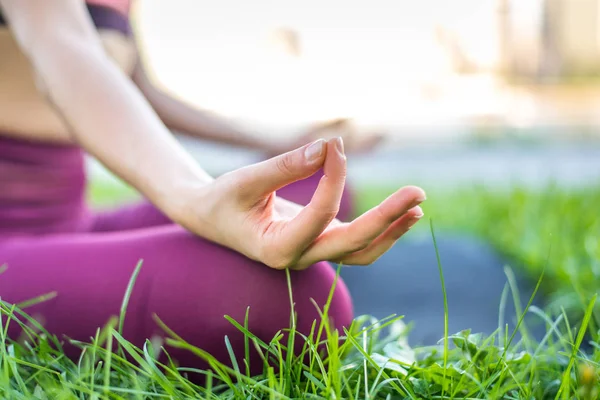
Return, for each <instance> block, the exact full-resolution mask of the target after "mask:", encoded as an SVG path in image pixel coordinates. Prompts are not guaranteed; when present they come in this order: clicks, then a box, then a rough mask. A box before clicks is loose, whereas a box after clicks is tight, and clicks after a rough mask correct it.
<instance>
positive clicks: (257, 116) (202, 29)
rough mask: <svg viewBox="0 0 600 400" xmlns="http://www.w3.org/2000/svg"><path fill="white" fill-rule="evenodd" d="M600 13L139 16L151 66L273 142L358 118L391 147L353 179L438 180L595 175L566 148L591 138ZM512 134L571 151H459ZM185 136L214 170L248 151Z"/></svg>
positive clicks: (172, 8) (563, 9)
mask: <svg viewBox="0 0 600 400" xmlns="http://www.w3.org/2000/svg"><path fill="white" fill-rule="evenodd" d="M599 19H600V4H599V2H598V1H596V0H577V1H567V0H454V1H452V2H446V1H442V0H423V1H419V2H403V1H398V0H374V1H372V2H369V3H366V2H358V1H357V2H344V1H341V0H339V1H338V0H330V1H327V2H319V1H316V0H307V1H302V2H298V1H279V2H269V1H264V0H258V1H253V2H250V3H247V4H246V2H239V1H233V0H225V1H222V2H219V3H218V4H213V3H208V2H205V1H200V0H173V1H168V2H167V1H159V0H146V1H138V2H137V5H136V13H135V25H136V29H137V31H138V33H139V35H140V38H141V45H142V47H143V48H144V51H145V55H146V58H147V62H148V64H149V66H150V69H151V72H152V73H153V76H154V78H155V79H156V80H157V81H158V82H159V83H160V84H161V85H162V86H163V88H165V89H166V90H168V91H170V92H171V93H174V94H176V95H178V96H179V97H181V98H183V99H185V100H186V101H188V102H190V103H192V104H196V105H199V106H201V107H203V108H207V109H211V110H214V111H216V112H218V113H220V114H223V115H226V116H229V117H231V118H234V119H235V120H237V121H241V122H242V123H244V124H247V125H252V126H253V127H254V131H255V132H257V133H258V134H260V135H263V136H270V137H272V139H273V140H274V141H277V140H285V139H286V138H287V137H289V136H293V135H299V134H300V132H301V128H302V127H304V126H306V124H307V123H310V122H312V121H316V120H326V119H328V118H338V117H349V118H353V119H354V120H355V122H356V123H357V124H359V125H360V126H361V127H364V129H379V130H380V131H381V132H383V133H385V134H386V137H387V140H386V141H385V143H384V145H383V146H381V147H380V150H392V149H393V154H391V155H386V156H381V155H380V156H378V157H377V160H378V162H376V163H373V161H374V160H373V158H372V157H371V158H369V159H368V161H367V163H366V164H365V163H364V162H363V161H364V160H363V158H362V157H353V159H351V161H350V164H351V165H350V168H351V175H352V176H353V179H355V180H357V182H358V181H361V182H362V181H369V182H371V183H372V182H373V179H376V180H378V181H382V182H387V181H389V180H390V179H393V180H398V179H402V180H404V179H409V180H410V179H420V177H421V176H422V177H423V179H427V181H430V180H432V179H433V182H435V183H436V184H437V183H439V182H438V181H441V182H445V183H451V184H453V183H454V182H455V181H456V180H459V181H461V182H462V181H465V180H466V181H471V180H472V179H477V180H479V181H482V180H485V181H488V180H493V181H504V180H506V179H511V180H514V179H519V180H525V181H526V182H527V183H528V184H539V183H540V182H546V181H547V180H549V179H554V178H558V179H563V180H568V181H571V183H580V182H582V181H585V182H588V181H589V180H590V179H596V178H597V174H598V173H599V171H600V168H599V167H600V165H599V164H600V160H598V157H596V156H595V152H594V153H593V154H589V153H588V152H587V151H586V150H589V147H588V146H587V144H585V145H583V146H581V147H582V149H572V148H571V147H572V146H574V145H575V142H577V143H581V141H585V142H588V141H590V140H592V141H595V140H596V139H598V137H599V136H600V134H599V133H598V129H597V125H598V124H600V113H598V112H597V111H598V110H600V85H599V84H598V83H599V82H598V81H599V79H598V77H599V76H600V74H599V71H600V24H599ZM507 139H511V143H512V142H514V141H515V140H520V141H521V142H523V141H526V142H528V143H531V142H532V141H533V142H535V141H538V142H542V143H544V144H549V143H550V142H552V143H555V142H557V141H559V142H564V141H567V143H568V146H567V147H569V148H568V149H565V148H564V146H565V143H560V147H561V149H560V150H557V149H552V150H551V151H549V152H546V153H544V154H537V153H535V154H530V152H531V151H532V150H531V149H530V148H528V149H527V151H526V152H524V153H523V152H520V151H519V149H520V148H521V147H518V148H517V149H515V148H508V149H505V151H504V152H503V153H498V152H497V151H495V150H496V149H494V151H490V150H489V149H487V150H485V151H483V150H481V149H479V150H478V151H477V152H474V153H468V155H469V156H468V157H465V154H464V153H463V151H466V149H464V148H463V147H462V146H461V147H460V149H456V147H457V145H459V144H461V145H464V144H465V142H468V144H473V143H477V144H481V143H482V142H486V141H490V140H496V141H501V142H502V143H503V144H504V145H505V147H506V144H507V143H505V142H506V140H507ZM459 142H460V143H459ZM185 143H186V145H188V146H189V147H190V148H191V149H192V150H193V151H194V153H195V154H197V155H198V157H199V158H201V159H202V162H203V164H204V165H205V166H206V167H207V168H208V169H210V170H211V172H214V173H221V172H223V171H225V170H228V169H231V168H235V167H237V166H240V165H244V164H246V163H248V162H252V161H255V160H257V158H256V157H255V155H253V154H252V153H250V152H245V151H239V149H229V148H222V147H218V149H219V150H220V151H218V152H215V151H214V148H213V147H212V146H211V145H210V144H206V143H203V144H202V145H200V146H199V145H195V144H194V143H192V142H189V141H186V142H185ZM431 146H434V147H435V149H433V150H432V149H431ZM440 146H446V147H449V148H450V149H451V150H452V154H450V153H448V151H447V150H444V151H442V154H439V153H438V151H437V149H439V148H440ZM509 147H511V146H509ZM459 150H460V151H459ZM398 151H399V152H398ZM456 151H459V153H458V154H456ZM223 152H225V153H223ZM230 153H231V154H230ZM384 153H385V151H384ZM224 154H226V156H224ZM230 155H231V156H230ZM542 160H543V161H542ZM558 160H560V161H561V163H560V165H561V166H560V168H558V166H557V163H555V161H558ZM454 166H456V168H455V167H454ZM390 167H391V168H390ZM390 175H392V176H390ZM439 178H443V179H439Z"/></svg>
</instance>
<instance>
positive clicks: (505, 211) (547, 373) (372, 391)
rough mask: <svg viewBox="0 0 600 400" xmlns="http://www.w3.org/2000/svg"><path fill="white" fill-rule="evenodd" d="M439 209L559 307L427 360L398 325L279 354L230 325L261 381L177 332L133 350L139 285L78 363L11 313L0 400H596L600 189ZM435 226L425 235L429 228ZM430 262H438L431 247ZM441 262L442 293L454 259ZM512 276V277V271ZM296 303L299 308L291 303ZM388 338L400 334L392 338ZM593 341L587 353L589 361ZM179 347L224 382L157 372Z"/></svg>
mask: <svg viewBox="0 0 600 400" xmlns="http://www.w3.org/2000/svg"><path fill="white" fill-rule="evenodd" d="M92 191H93V193H94V198H95V200H96V203H106V202H107V201H111V202H112V201H114V200H115V198H116V197H115V194H117V195H120V194H121V193H123V192H122V191H120V190H117V191H114V192H112V193H110V194H109V195H106V196H104V197H102V196H101V195H99V193H100V194H102V193H105V194H106V193H108V192H107V191H106V190H105V189H103V188H101V187H96V188H94V189H92ZM94 191H95V192H94ZM388 192H389V190H388V189H386V188H369V189H364V190H363V191H362V192H361V193H362V194H361V196H360V197H359V198H360V200H361V204H360V206H361V208H365V207H367V206H369V205H371V204H373V203H375V202H377V201H378V200H380V199H382V198H383V197H385V195H386V194H387V193H388ZM128 197H129V196H128ZM428 197H429V200H428V201H427V204H426V205H425V206H424V209H425V212H426V213H427V215H429V216H430V217H433V219H434V220H435V222H436V230H444V229H450V228H452V229H458V230H462V231H465V232H470V233H474V234H478V235H481V236H483V237H485V238H487V239H488V240H490V241H491V242H492V243H493V244H494V245H495V246H496V247H497V248H498V249H500V250H501V251H503V252H504V253H505V254H507V255H509V256H510V257H511V258H512V259H513V260H514V263H513V265H514V267H515V268H522V269H523V270H524V271H526V272H527V273H528V274H529V275H530V276H531V277H532V279H534V280H535V281H537V282H538V286H537V287H538V288H539V289H540V290H541V291H543V292H544V293H545V294H547V295H550V296H551V299H552V305H553V306H554V307H553V308H550V309H549V311H547V312H545V311H542V310H540V309H538V308H535V307H530V306H529V305H528V307H526V309H525V310H522V311H521V314H519V315H517V317H518V318H517V320H518V321H519V322H520V325H519V326H517V327H516V328H515V330H514V331H512V332H507V331H506V327H505V326H499V327H498V331H497V332H496V333H494V334H493V335H491V336H489V337H483V336H481V335H478V334H477V333H476V332H470V331H469V330H465V331H462V332H457V333H453V332H448V333H449V334H448V335H444V336H445V337H443V338H442V337H441V338H440V339H442V340H441V341H440V344H439V345H438V346H432V347H420V348H413V347H410V346H409V345H408V342H407V340H406V336H405V334H406V329H405V326H404V324H403V322H402V320H401V318H399V317H390V318H388V319H386V320H383V321H376V320H374V319H372V318H370V317H369V316H362V317H358V318H357V319H356V320H355V321H354V324H353V326H352V327H350V328H349V329H348V330H345V331H344V332H336V331H332V330H331V329H330V328H329V324H328V320H327V313H326V312H325V313H323V315H324V316H323V319H322V320H321V321H317V322H316V325H315V332H323V334H322V336H321V338H320V339H313V338H312V336H311V338H310V339H309V338H306V337H303V336H302V335H300V334H299V333H298V332H296V331H295V324H294V319H293V318H292V319H291V321H290V328H289V329H288V330H287V331H288V333H290V334H289V335H288V338H286V336H285V335H282V334H278V335H276V336H275V337H274V338H273V339H272V340H270V341H269V342H263V341H261V340H260V339H259V338H257V337H256V336H254V335H253V334H252V333H251V332H249V331H248V330H247V329H246V327H245V326H246V324H245V322H244V321H233V320H231V319H230V323H232V324H234V326H236V327H237V328H238V329H239V330H241V331H242V332H244V334H245V335H246V337H247V346H254V347H258V348H259V349H261V353H262V354H263V357H264V364H265V367H264V371H263V374H261V375H259V376H249V375H247V374H246V371H245V368H244V365H245V364H244V362H243V358H244V357H245V356H246V355H247V354H249V352H248V351H245V353H244V354H243V355H242V354H237V355H234V354H231V357H232V359H234V360H235V362H234V363H232V364H231V365H230V366H228V365H223V364H220V363H219V362H217V361H216V360H215V359H214V358H212V357H211V356H210V354H207V353H206V352H204V351H203V350H202V349H197V348H194V347H193V346H191V345H190V344H189V343H186V342H185V341H184V340H182V339H181V338H179V337H178V336H177V334H176V332H169V330H168V327H164V328H165V330H166V331H167V332H169V335H168V337H169V338H168V339H167V340H166V343H164V344H166V345H168V346H166V347H165V348H159V347H158V345H157V344H156V343H151V342H147V343H146V345H145V346H144V347H143V348H141V349H140V348H136V347H134V346H133V345H132V344H131V343H128V342H127V341H126V340H124V339H123V337H122V336H121V334H120V332H121V330H122V326H123V324H127V318H126V305H127V299H128V298H129V295H130V293H131V290H132V289H133V290H135V284H134V283H135V282H134V280H135V276H136V273H134V275H133V276H132V282H131V285H130V287H129V288H128V290H127V291H126V293H124V294H123V296H124V300H123V307H122V310H121V316H116V317H115V319H114V320H113V321H112V322H110V323H109V324H108V325H107V326H106V327H104V329H103V330H99V331H98V334H97V335H96V337H95V338H93V339H90V341H89V343H78V346H80V347H81V348H82V349H83V352H82V356H81V358H80V359H78V360H69V359H67V358H66V357H65V356H64V354H63V353H62V351H61V347H60V343H59V342H58V341H57V340H56V338H53V337H52V336H51V335H49V334H47V333H45V332H44V331H43V328H42V327H40V326H38V325H37V323H36V322H35V321H34V320H32V319H30V318H29V317H27V315H26V314H25V313H23V312H22V311H20V308H17V307H15V306H13V305H10V304H6V303H2V304H1V305H0V319H1V321H0V322H1V324H0V326H2V327H4V329H0V343H1V345H0V398H7V399H12V398H15V399H21V398H23V399H30V398H38V399H100V398H111V399H121V398H126V399H129V398H131V399H146V398H148V399H150V398H169V399H179V398H182V399H194V398H207V399H211V398H240V399H242V398H243V399H263V398H265V399H266V398H269V399H276V398H277V399H279V398H337V399H339V398H344V399H442V398H447V399H495V398H504V399H558V398H561V399H566V398H569V399H572V398H579V399H596V398H598V395H599V394H598V388H599V380H598V377H599V371H600V369H599V368H600V336H599V334H598V329H597V328H596V327H597V326H598V323H597V322H598V320H597V318H596V316H595V312H596V306H597V304H596V291H595V290H594V278H596V270H597V267H598V260H600V257H598V256H599V255H600V254H599V253H598V251H600V250H599V245H598V238H599V236H600V235H598V230H599V228H600V225H599V224H598V219H599V217H598V216H597V211H596V210H595V209H594V203H595V204H600V203H599V202H598V200H600V189H593V190H591V189H588V190H586V191H581V192H568V193H567V192H564V191H561V190H558V189H553V188H550V189H548V190H544V191H542V192H539V193H536V192H531V191H527V190H522V189H511V190H509V191H506V192H497V193H494V192H490V191H486V190H483V189H480V188H468V189H461V190H458V191H456V192H453V193H451V194H447V193H433V192H431V191H429V193H428ZM426 225H427V224H421V227H420V228H419V229H429V227H428V226H426ZM432 233H433V232H432ZM432 251H436V250H435V249H434V248H433V247H432ZM548 254H550V257H548ZM438 256H439V255H438ZM438 260H440V263H439V266H440V279H441V283H442V287H443V281H444V279H443V278H444V276H443V272H444V270H443V254H442V255H441V257H440V258H438ZM139 268H143V264H140V265H139V266H138V269H139ZM136 271H137V270H136ZM542 272H543V273H542ZM507 273H508V276H509V278H511V277H512V273H511V271H510V270H507ZM0 279H2V277H1V275H0ZM595 282H598V280H596V281H595ZM509 283H510V285H509V286H508V287H507V291H506V293H505V295H506V296H505V297H504V303H505V302H506V299H507V298H508V297H509V294H508V291H509V290H510V291H513V292H514V293H515V297H518V296H517V295H516V293H517V291H516V289H515V286H514V280H513V279H509ZM513 289H514V290H513ZM41 300H43V299H41ZM290 300H291V303H290V304H291V306H290V307H292V304H293V293H290ZM529 304H531V301H530V303H529ZM444 306H446V304H444ZM517 309H519V307H517ZM25 311H26V309H25ZM499 311H501V310H499ZM525 313H529V314H532V315H534V316H536V317H537V318H539V319H541V320H543V321H545V324H546V327H547V334H546V336H545V337H544V338H543V339H542V340H541V342H539V343H538V342H534V341H533V339H532V338H531V337H530V336H528V335H526V334H525V335H521V337H522V338H523V339H519V340H518V341H517V340H516V338H517V335H516V332H520V333H523V332H525V333H526V332H527V326H525V321H527V320H526V319H524V318H523V316H524V315H525ZM446 319H447V314H446ZM9 323H10V324H13V323H20V324H22V325H23V326H24V329H25V330H26V332H27V337H28V340H27V341H22V340H21V341H18V342H15V341H13V340H11V339H9V338H7V337H6V327H7V325H8V324H9ZM446 326H447V325H446ZM384 327H388V328H390V327H391V329H389V333H387V334H385V335H384V334H383V328H384ZM465 328H468V327H465ZM284 338H286V339H284ZM340 338H342V339H344V340H341V341H340V340H339V339H340ZM224 340H227V339H226V338H224ZM294 342H296V343H298V342H299V343H301V344H302V345H303V349H304V351H303V353H302V354H300V355H298V356H296V355H293V354H291V353H287V352H286V351H285V350H286V349H287V348H288V347H291V346H292V345H293V343H294ZM225 343H227V342H225ZM587 343H589V346H587V348H586V350H584V349H582V347H581V346H582V344H587ZM113 345H116V347H113ZM169 346H174V347H179V348H184V349H187V350H188V351H191V352H193V353H195V354H196V355H197V356H198V357H200V358H202V359H204V360H206V361H208V362H209V363H210V364H211V365H212V368H213V369H212V372H204V374H205V375H206V379H207V383H206V384H205V385H204V386H198V385H196V384H194V383H193V382H191V381H189V380H188V379H187V378H186V374H189V373H190V372H189V371H185V370H182V369H178V368H177V367H176V366H175V365H173V364H172V363H167V364H166V365H161V364H160V363H159V362H158V361H157V358H156V354H157V353H158V352H159V351H160V352H165V351H168V348H169ZM324 348H325V349H326V350H327V351H326V352H325V351H323V350H322V349H324Z"/></svg>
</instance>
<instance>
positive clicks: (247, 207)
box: [179, 138, 425, 269]
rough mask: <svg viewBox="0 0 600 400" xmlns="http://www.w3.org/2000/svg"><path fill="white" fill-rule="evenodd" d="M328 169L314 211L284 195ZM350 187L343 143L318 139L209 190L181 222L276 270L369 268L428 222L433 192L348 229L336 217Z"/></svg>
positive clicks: (398, 198) (395, 200)
mask: <svg viewBox="0 0 600 400" xmlns="http://www.w3.org/2000/svg"><path fill="white" fill-rule="evenodd" d="M321 168H323V171H324V176H323V178H322V179H321V181H320V183H319V185H318V187H317V189H316V191H315V193H314V195H313V197H312V200H311V202H310V203H309V204H308V205H307V206H305V207H302V206H300V205H298V204H294V203H291V202H289V201H286V200H284V199H281V198H278V197H277V196H276V194H275V193H276V191H277V190H278V189H280V188H281V187H283V186H286V185H288V184H290V183H293V182H295V181H298V180H301V179H304V178H307V177H309V176H311V175H312V174H314V173H315V172H317V171H318V170H319V169H321ZM345 180H346V156H345V154H344V148H343V142H342V140H341V139H340V138H336V139H330V140H328V141H325V140H322V139H321V140H317V141H315V142H313V143H311V144H308V145H305V146H303V147H301V148H299V149H296V150H293V151H290V152H288V153H285V154H282V155H279V156H277V157H274V158H271V159H269V160H266V161H263V162H260V163H257V164H253V165H250V166H248V167H244V168H241V169H238V170H235V171H232V172H230V173H227V174H224V175H222V176H220V177H219V178H217V179H215V180H214V181H213V182H212V183H210V184H208V185H206V186H203V187H202V188H201V189H199V190H198V194H197V196H196V200H195V202H196V203H195V204H191V205H188V207H186V208H187V209H188V211H187V213H186V215H187V217H186V218H185V220H182V221H179V222H180V223H181V224H182V225H183V226H185V227H186V228H188V229H189V230H191V231H192V232H195V233H197V234H199V235H200V236H203V237H205V238H207V239H209V240H212V241H214V242H216V243H219V244H221V245H224V246H227V247H229V248H232V249H234V250H236V251H238V252H240V253H242V254H244V255H245V256H247V257H249V258H251V259H253V260H256V261H260V262H262V263H264V264H266V265H267V266H269V267H271V268H275V269H284V268H291V269H303V268H307V267H309V266H310V265H312V264H314V263H316V262H319V261H324V260H326V261H331V262H334V263H343V264H346V265H368V264H371V263H372V262H374V261H375V260H376V259H377V258H379V257H380V256H381V255H382V254H383V253H385V252H386V251H387V250H388V249H389V248H390V247H391V246H392V245H393V244H394V243H395V242H396V241H397V240H398V239H399V238H400V237H401V236H402V235H403V234H404V233H405V232H406V231H408V229H410V227H412V226H413V225H414V224H415V223H416V222H417V221H418V220H419V218H421V217H422V215H423V213H422V211H421V208H420V207H419V204H420V203H421V202H422V201H424V200H425V193H424V192H423V190H422V189H420V188H418V187H413V186H409V187H404V188H402V189H399V190H398V191H396V192H395V193H394V194H392V195H391V196H389V197H388V198H387V199H385V200H384V201H383V202H382V203H381V204H379V205H378V206H376V207H374V208H372V209H371V210H369V211H367V212H365V213H364V214H363V215H361V216H360V217H358V218H356V219H355V220H354V221H352V222H349V223H342V222H340V221H339V220H337V219H335V216H336V214H337V212H338V208H339V204H340V200H341V196H342V191H343V188H344V183H345ZM197 210H201V211H197Z"/></svg>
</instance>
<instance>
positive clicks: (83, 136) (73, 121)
mask: <svg viewBox="0 0 600 400" xmlns="http://www.w3.org/2000/svg"><path fill="white" fill-rule="evenodd" d="M82 43H83V44H82ZM46 49H47V50H46ZM30 59H31V61H32V63H33V65H34V68H35V70H36V72H37V73H38V75H39V76H40V78H41V80H42V81H43V84H44V85H45V90H46V92H47V94H48V97H49V99H50V101H51V102H52V103H53V104H54V105H55V106H56V109H57V111H58V112H59V113H60V114H61V115H62V117H63V118H64V120H65V121H66V123H67V124H68V125H69V127H70V128H71V133H72V135H73V137H74V139H75V141H76V142H77V143H78V144H80V145H81V146H82V147H83V148H84V149H85V150H86V151H87V152H89V153H90V154H92V155H93V156H94V157H96V158H97V159H98V160H99V161H100V162H102V163H103V164H104V165H105V166H107V167H108V168H109V169H110V170H112V171H113V172H114V173H115V174H116V175H118V176H119V177H121V178H122V179H124V180H125V181H127V182H128V183H130V184H131V185H132V186H134V187H135V188H137V189H138V190H139V191H140V192H142V193H143V194H144V195H145V196H147V197H148V198H149V199H150V200H151V201H152V202H153V203H154V204H155V205H156V206H157V207H159V208H160V209H161V210H162V211H163V212H165V213H166V214H167V215H169V216H171V217H173V214H174V213H176V212H177V210H176V209H177V207H178V202H182V201H183V200H184V199H182V196H185V195H184V193H187V192H189V191H190V190H191V188H193V187H198V186H201V185H202V184H205V183H207V182H209V181H210V180H211V177H210V176H209V175H208V174H207V173H206V172H205V171H203V170H202V169H201V168H200V167H199V166H198V165H197V164H196V163H195V161H194V160H193V159H192V158H191V157H190V156H189V155H188V154H187V153H186V151H185V150H184V149H183V148H182V147H181V146H180V145H179V143H178V142H177V141H176V140H175V138H174V137H173V136H172V135H171V134H170V132H169V131H168V130H167V128H166V127H165V126H164V125H163V124H162V123H161V121H160V119H159V118H158V117H157V115H156V114H155V113H154V112H153V110H152V108H151V107H150V105H149V104H148V103H147V102H146V101H145V99H144V98H143V96H142V95H141V93H140V92H139V91H138V90H137V89H136V87H135V86H134V85H133V84H132V82H131V81H130V80H129V79H128V78H127V77H126V76H125V75H124V74H123V73H122V72H121V71H120V70H119V69H118V68H117V67H116V65H114V64H113V63H112V61H111V60H110V59H108V58H107V56H106V55H105V54H104V52H103V51H102V49H101V48H100V47H99V46H98V47H94V46H91V47H90V46H89V45H88V46H85V42H79V41H78V40H77V38H73V39H72V40H71V39H69V38H65V37H57V38H49V39H45V40H44V43H43V46H41V47H38V48H37V49H36V51H33V52H31V54H30Z"/></svg>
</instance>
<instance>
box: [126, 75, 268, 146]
mask: <svg viewBox="0 0 600 400" xmlns="http://www.w3.org/2000/svg"><path fill="white" fill-rule="evenodd" d="M133 80H134V82H135V83H136V85H137V86H138V87H139V88H140V90H141V91H142V93H143V94H144V96H145V97H146V98H147V99H148V101H149V102H150V104H151V105H152V107H153V108H154V110H155V111H156V113H157V114H158V116H159V117H160V118H161V120H162V121H163V122H164V124H165V125H166V126H167V127H169V129H171V130H173V131H176V132H179V133H182V134H185V135H188V136H192V137H196V138H200V139H206V140H211V141H215V142H219V143H225V144H229V145H233V146H238V147H244V148H248V149H252V150H265V149H269V148H270V147H271V145H272V144H271V142H270V141H269V140H268V139H265V138H264V137H261V136H260V135H258V134H255V133H254V132H251V131H250V130H249V128H248V127H246V126H242V125H241V124H237V123H235V122H234V121H232V120H229V119H227V118H226V117H223V116H220V115H218V114H215V113H213V112H210V111H207V110H202V109H200V108H198V107H194V106H192V105H190V104H188V103H186V102H185V101H183V100H179V99H177V98H175V97H174V96H172V95H170V94H168V93H166V92H164V91H163V90H161V89H160V88H159V87H157V85H155V84H154V82H152V81H151V79H150V78H149V77H148V75H147V74H146V73H145V71H144V70H143V67H142V66H141V64H138V67H137V68H136V71H135V73H134V77H133Z"/></svg>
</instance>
